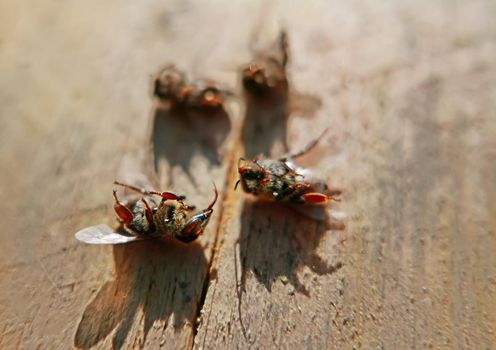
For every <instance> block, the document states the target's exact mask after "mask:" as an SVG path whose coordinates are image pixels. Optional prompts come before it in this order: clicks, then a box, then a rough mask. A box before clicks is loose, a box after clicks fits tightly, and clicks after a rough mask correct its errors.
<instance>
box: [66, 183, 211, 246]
mask: <svg viewBox="0 0 496 350" xmlns="http://www.w3.org/2000/svg"><path fill="white" fill-rule="evenodd" d="M114 184H116V185H119V186H123V187H125V188H128V189H131V190H133V191H136V192H138V193H141V194H142V195H143V196H144V197H141V198H133V199H129V200H128V201H126V202H124V203H123V202H121V201H120V200H119V199H118V198H117V192H116V191H115V190H114V200H115V204H114V210H115V213H116V214H117V217H118V220H119V221H120V222H121V224H122V225H123V227H124V229H125V230H126V231H127V232H128V233H129V234H130V235H124V234H120V233H117V232H114V231H113V230H112V229H111V228H110V227H108V226H107V225H97V226H91V227H86V228H84V229H82V230H80V231H78V232H77V233H76V235H75V236H76V238H77V239H78V240H80V241H82V242H85V243H90V244H118V243H127V242H131V241H136V240H141V239H147V238H161V237H165V236H172V237H174V238H176V239H178V240H180V241H182V242H185V243H189V242H192V241H194V240H195V239H197V238H198V236H200V235H201V234H202V233H203V230H204V229H205V227H206V226H207V224H208V221H209V219H210V216H211V215H212V213H213V209H212V208H213V206H214V204H215V202H216V201H217V197H218V193H217V188H216V187H215V185H214V192H215V197H214V199H213V201H212V203H210V205H209V206H208V207H207V208H206V209H205V210H202V211H200V212H199V213H197V214H194V215H192V214H191V212H192V211H193V210H194V206H189V205H186V204H185V203H184V200H185V197H184V196H178V195H176V194H174V193H171V192H156V191H147V190H145V189H141V188H137V187H134V186H131V185H125V184H122V183H120V182H117V181H115V182H114Z"/></svg>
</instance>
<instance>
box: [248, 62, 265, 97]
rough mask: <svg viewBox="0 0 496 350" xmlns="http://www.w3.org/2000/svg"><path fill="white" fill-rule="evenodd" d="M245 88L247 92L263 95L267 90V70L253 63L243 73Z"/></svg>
mask: <svg viewBox="0 0 496 350" xmlns="http://www.w3.org/2000/svg"><path fill="white" fill-rule="evenodd" d="M242 77H243V78H242V80H243V86H244V88H245V89H246V90H248V91H250V92H252V93H255V94H261V93H263V91H264V90H265V89H266V88H267V78H266V76H265V68H264V67H262V66H260V65H259V64H257V63H251V64H249V65H248V66H246V67H245V68H243V72H242Z"/></svg>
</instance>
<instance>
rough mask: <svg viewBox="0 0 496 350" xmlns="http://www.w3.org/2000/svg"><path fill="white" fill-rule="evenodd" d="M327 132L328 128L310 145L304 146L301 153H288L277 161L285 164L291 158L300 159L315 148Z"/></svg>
mask: <svg viewBox="0 0 496 350" xmlns="http://www.w3.org/2000/svg"><path fill="white" fill-rule="evenodd" d="M328 130H329V128H326V129H325V130H324V131H323V132H322V133H321V134H320V135H319V137H317V138H316V139H315V140H313V141H310V143H309V144H308V145H306V146H305V148H303V149H302V150H301V151H299V152H295V153H290V154H288V155H286V156H284V157H282V158H281V159H279V160H280V161H282V162H285V161H287V160H288V159H293V158H298V157H301V156H303V155H305V154H307V153H308V152H310V151H311V150H312V149H314V148H315V146H317V145H318V144H319V142H320V140H321V139H322V138H323V137H324V135H325V134H326V133H327V131H328Z"/></svg>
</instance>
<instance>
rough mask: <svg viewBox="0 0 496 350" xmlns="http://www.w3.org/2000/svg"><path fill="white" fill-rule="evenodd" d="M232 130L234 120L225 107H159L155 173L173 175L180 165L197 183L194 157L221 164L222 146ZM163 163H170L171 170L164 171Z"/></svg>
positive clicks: (154, 136)
mask: <svg viewBox="0 0 496 350" xmlns="http://www.w3.org/2000/svg"><path fill="white" fill-rule="evenodd" d="M230 129H231V121H230V119H229V116H228V114H227V112H226V111H225V109H224V108H222V107H221V108H215V109H191V108H170V109H167V108H161V107H158V108H156V109H155V113H154V121H153V129H152V133H151V134H152V135H151V142H152V146H153V155H154V168H155V172H156V173H157V174H158V176H159V178H161V177H162V175H163V173H167V174H170V173H171V170H172V169H173V168H174V167H175V166H179V167H180V168H181V169H182V170H183V171H184V172H185V174H186V175H187V176H188V177H189V179H190V181H191V182H192V183H193V184H195V185H197V181H195V177H194V174H192V173H191V169H190V168H191V162H192V159H193V157H195V156H196V155H200V156H202V157H203V158H205V159H207V162H208V164H209V165H219V164H220V163H221V155H220V148H221V146H222V144H223V143H224V140H225V139H226V137H227V135H228V134H229V131H230ZM162 164H168V166H169V169H168V170H167V169H166V170H165V171H164V169H163V168H162V166H163V165H162ZM201 175H202V176H203V174H201ZM172 181H173V179H172V178H170V177H169V184H168V185H172V184H171V182H172Z"/></svg>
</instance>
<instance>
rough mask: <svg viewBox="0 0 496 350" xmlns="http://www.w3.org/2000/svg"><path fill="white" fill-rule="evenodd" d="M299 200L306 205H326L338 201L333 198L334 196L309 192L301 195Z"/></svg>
mask: <svg viewBox="0 0 496 350" xmlns="http://www.w3.org/2000/svg"><path fill="white" fill-rule="evenodd" d="M301 198H303V200H304V201H305V203H307V204H324V203H327V201H329V200H334V201H339V198H337V197H334V196H328V195H326V194H323V193H318V192H309V193H305V194H303V195H301Z"/></svg>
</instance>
